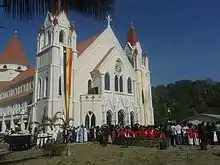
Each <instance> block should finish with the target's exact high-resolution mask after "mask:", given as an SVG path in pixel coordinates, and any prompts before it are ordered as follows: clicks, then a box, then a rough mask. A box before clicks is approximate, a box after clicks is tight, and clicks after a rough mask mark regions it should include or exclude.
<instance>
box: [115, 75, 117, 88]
mask: <svg viewBox="0 0 220 165" xmlns="http://www.w3.org/2000/svg"><path fill="white" fill-rule="evenodd" d="M115 91H118V76H117V75H115Z"/></svg>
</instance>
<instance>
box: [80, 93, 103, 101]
mask: <svg viewBox="0 0 220 165" xmlns="http://www.w3.org/2000/svg"><path fill="white" fill-rule="evenodd" d="M81 99H82V101H101V99H102V97H101V95H99V94H87V95H81Z"/></svg>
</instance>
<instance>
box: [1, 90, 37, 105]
mask: <svg viewBox="0 0 220 165" xmlns="http://www.w3.org/2000/svg"><path fill="white" fill-rule="evenodd" d="M32 94H33V91H26V92H21V93H19V94H16V95H13V96H10V97H7V98H5V99H2V100H0V104H3V103H7V102H9V101H12V100H20V99H21V98H22V97H25V96H30V95H32Z"/></svg>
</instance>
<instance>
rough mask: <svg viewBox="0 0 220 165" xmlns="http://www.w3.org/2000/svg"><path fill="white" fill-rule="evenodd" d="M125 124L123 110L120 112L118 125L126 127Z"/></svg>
mask: <svg viewBox="0 0 220 165" xmlns="http://www.w3.org/2000/svg"><path fill="white" fill-rule="evenodd" d="M124 124H125V113H124V111H123V110H119V111H118V125H122V126H123V125H124Z"/></svg>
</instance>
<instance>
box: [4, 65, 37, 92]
mask: <svg viewBox="0 0 220 165" xmlns="http://www.w3.org/2000/svg"><path fill="white" fill-rule="evenodd" d="M34 75H35V68H29V69H27V70H26V71H24V72H21V73H20V74H19V75H17V76H16V77H15V78H14V79H13V80H11V81H9V82H0V89H7V88H9V87H10V86H12V85H14V84H17V83H19V82H22V81H24V80H26V79H28V78H34ZM1 84H3V85H2V86H1Z"/></svg>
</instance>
